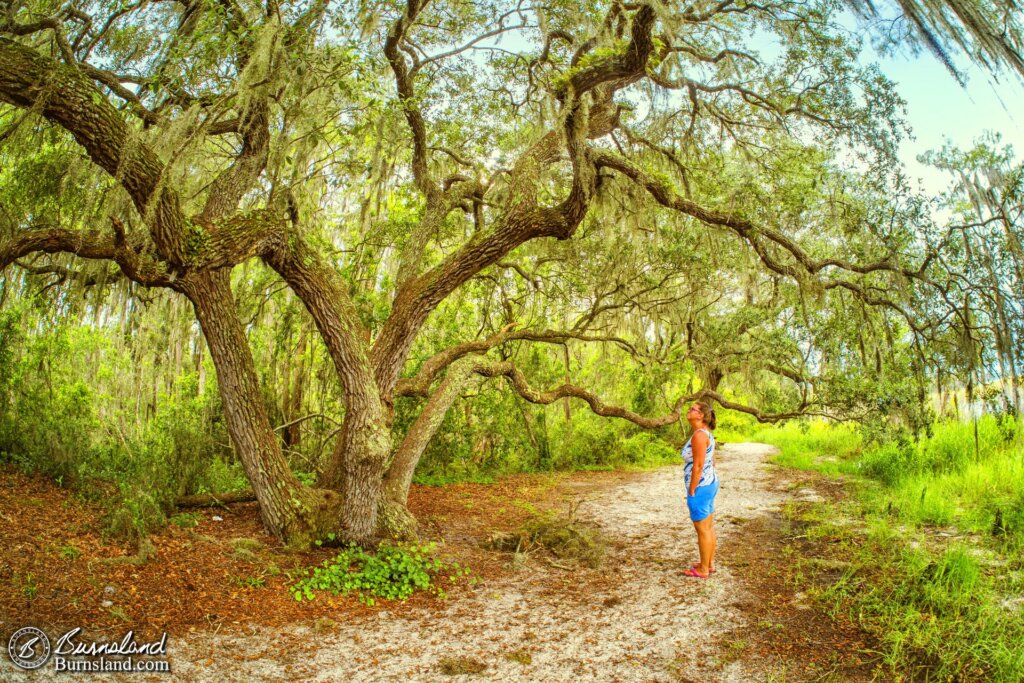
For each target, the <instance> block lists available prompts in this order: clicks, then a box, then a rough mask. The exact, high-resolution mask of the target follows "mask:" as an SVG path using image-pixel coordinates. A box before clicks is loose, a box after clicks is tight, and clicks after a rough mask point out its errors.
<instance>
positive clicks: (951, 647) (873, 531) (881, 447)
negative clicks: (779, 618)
mask: <svg viewBox="0 0 1024 683" xmlns="http://www.w3.org/2000/svg"><path fill="white" fill-rule="evenodd" d="M829 430H830V428H829V427H828V426H827V425H822V424H811V425H810V426H805V427H798V426H792V425H790V426H787V427H784V428H780V429H774V430H766V431H767V433H766V432H765V431H762V432H761V433H759V434H757V435H756V437H755V438H756V439H757V440H761V441H767V442H769V443H773V444H775V445H777V446H779V447H780V448H781V449H782V453H781V455H780V456H779V457H778V458H777V462H779V463H780V464H783V465H786V466H790V467H797V468H800V469H810V470H815V471H819V472H822V473H824V474H826V475H828V474H834V473H841V474H848V475H852V476H851V477H850V479H849V481H851V482H852V483H855V484H857V486H856V487H855V489H856V491H857V495H856V496H854V497H851V498H850V499H848V500H846V501H845V502H844V503H843V505H842V506H835V505H828V506H819V507H818V508H803V507H801V506H799V505H791V506H789V507H788V508H787V510H786V511H785V514H786V516H787V519H789V520H791V523H792V524H794V525H797V526H798V527H799V528H798V529H796V533H797V534H798V536H797V537H798V538H802V539H805V540H806V541H807V542H808V543H810V544H811V545H812V547H814V548H815V549H816V552H819V553H822V554H824V555H828V559H822V560H820V561H818V560H815V561H806V562H801V563H800V566H801V573H802V572H803V571H806V572H807V574H808V576H807V578H808V579H809V580H810V586H811V587H810V588H809V589H808V592H809V593H811V594H812V595H814V597H815V598H816V599H817V600H818V601H819V603H820V604H822V605H824V606H825V607H826V608H827V609H828V610H829V611H830V612H831V613H832V614H833V615H838V614H840V613H843V614H846V615H848V616H849V617H851V618H853V619H855V620H856V621H857V623H859V624H860V625H861V626H862V627H863V628H864V629H865V630H866V631H868V632H870V633H871V634H873V635H874V636H875V637H876V638H877V640H878V642H879V643H881V648H880V650H881V651H880V655H881V657H882V663H883V665H884V666H885V667H887V668H888V670H889V672H890V673H891V674H892V675H893V676H894V677H901V678H908V679H912V680H924V681H932V680H934V681H940V680H942V681H945V680H986V681H1007V682H1009V681H1019V680H1024V648H1021V647H1020V643H1021V642H1024V615H1022V612H1021V609H1020V596H1021V594H1022V593H1024V575H1022V572H1021V569H1022V568H1024V561H1021V559H1020V556H1021V555H1020V550H1021V547H1022V542H1021V540H1022V538H1024V449H1022V445H1024V444H1022V440H1021V436H1020V434H1021V431H1022V430H1021V429H1020V428H1019V424H1017V423H1014V424H1013V425H1008V424H1007V423H1006V422H1005V420H999V419H997V418H995V417H991V416H986V417H984V418H982V419H981V420H979V421H978V423H977V440H976V439H975V425H974V424H973V423H963V424H961V423H946V424H940V425H936V426H935V428H934V430H933V433H932V435H931V436H929V437H927V438H922V439H921V440H919V441H917V442H913V441H910V440H909V439H906V438H904V439H902V440H901V439H898V438H894V439H892V440H891V441H889V442H886V443H882V444H877V443H876V444H870V445H867V446H865V445H863V444H862V443H860V442H859V441H858V438H857V437H856V435H855V434H854V433H852V432H851V430H849V429H848V428H843V427H839V428H835V431H836V433H835V434H833V435H830V434H829ZM823 464H824V466H823ZM826 509H827V514H826ZM844 518H845V519H846V520H849V522H850V523H845V524H844V523H843V520H844ZM854 522H856V523H854ZM802 582H803V581H802Z"/></svg>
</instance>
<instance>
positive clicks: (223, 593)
mask: <svg viewBox="0 0 1024 683" xmlns="http://www.w3.org/2000/svg"><path fill="white" fill-rule="evenodd" d="M631 476H635V475H632V474H630V473H617V472H598V473H578V474H574V475H564V474H557V475H544V474H533V475H516V476H510V477H505V478H502V479H501V480H499V481H498V482H497V483H494V484H454V485H449V486H445V487H430V486H413V489H412V491H411V493H410V496H409V507H410V510H411V511H412V512H413V514H414V515H416V517H417V519H418V520H419V521H420V532H421V538H422V540H423V541H435V542H437V543H438V550H439V555H440V556H441V557H442V558H443V559H446V560H449V561H456V562H458V563H460V564H462V565H464V566H467V567H469V568H470V569H471V572H472V573H471V576H473V577H476V578H477V579H478V580H480V581H484V582H486V581H487V580H489V579H495V578H499V577H501V576H504V575H507V574H508V573H509V572H510V571H511V570H510V568H509V566H508V564H509V555H508V554H505V553H498V552H495V551H491V550H487V549H485V548H483V547H482V543H483V542H484V541H485V540H486V539H487V538H488V536H489V535H490V534H491V533H493V532H495V531H511V530H513V529H515V528H517V527H518V526H519V525H520V524H521V523H522V522H523V521H524V520H525V519H526V518H527V517H528V516H529V515H530V514H531V511H532V510H534V509H539V508H556V509H564V507H565V505H564V503H563V500H564V499H566V498H571V497H574V496H578V495H581V494H582V493H584V492H585V491H587V490H595V489H601V488H605V487H608V486H613V485H615V484H616V483H620V482H622V481H625V480H626V479H628V478H629V477H631ZM215 516H217V517H220V518H221V521H216V520H214V517H215ZM101 517H102V508H101V507H100V506H98V505H96V504H93V503H88V502H84V501H82V500H81V499H79V498H78V497H76V496H74V495H73V494H72V493H71V492H69V491H68V490H66V489H63V488H60V487H58V486H57V485H56V484H55V483H54V482H53V481H51V480H49V479H47V478H45V477H43V476H30V475H25V474H23V473H22V472H21V471H19V470H18V469H16V468H14V467H12V466H9V465H0V605H2V608H0V636H3V637H6V636H7V635H9V634H10V633H11V632H13V631H14V630H15V629H17V628H20V627H22V626H26V625H35V626H40V627H43V628H45V629H47V630H49V631H51V632H59V631H62V630H66V629H69V628H73V627H75V626H81V627H83V629H84V630H85V631H86V632H87V633H88V634H90V635H93V636H95V637H99V636H102V635H103V634H104V633H109V634H112V635H117V636H120V634H122V633H124V632H125V631H127V630H128V629H134V630H135V631H136V633H137V634H139V636H140V638H141V637H146V636H153V637H158V636H159V635H160V633H161V632H164V631H166V632H169V633H183V632H186V631H194V630H211V631H212V630H216V631H218V632H228V631H240V630H242V629H245V628H248V627H251V626H270V627H274V626H281V625H284V624H288V623H294V622H300V621H304V622H309V623H314V622H316V620H317V619H324V618H326V619H333V620H335V621H356V620H360V619H363V618H366V617H368V616H372V615H373V614H375V613H376V612H378V611H380V610H381V609H391V610H393V609H401V610H419V609H428V610H429V609H439V608H440V607H441V603H440V599H439V598H437V597H435V596H433V595H431V594H428V593H422V592H418V593H416V594H414V595H413V596H412V597H410V598H409V599H408V600H407V601H405V602H404V603H387V602H386V601H381V602H379V603H378V604H377V605H376V606H373V607H367V606H365V605H363V604H362V603H360V602H359V601H358V599H357V598H356V597H355V596H341V597H330V596H319V597H317V599H316V600H314V601H312V602H310V601H303V602H301V603H300V602H297V601H296V600H295V599H294V598H293V597H292V595H291V593H290V592H289V591H288V587H289V586H290V585H291V584H292V583H293V582H294V579H295V577H296V576H298V575H299V572H300V571H301V569H302V568H304V567H313V566H316V565H319V564H320V563H321V562H322V561H324V560H325V559H328V558H330V557H333V555H334V553H335V551H333V550H331V549H329V548H323V549H319V550H316V551H313V552H309V553H294V552H288V551H286V550H285V549H284V548H283V547H282V546H281V544H280V543H278V542H277V541H276V539H274V538H273V537H272V536H270V535H268V534H267V533H266V532H265V531H264V530H263V528H262V525H261V523H260V521H259V516H258V512H257V509H256V504H255V503H239V504H234V505H231V506H230V507H228V508H224V507H220V508H208V509H205V510H202V511H200V512H199V513H198V515H197V517H198V524H197V525H196V526H194V527H190V528H182V527H179V526H177V525H175V524H173V523H172V524H168V525H167V527H166V528H165V529H163V530H161V531H159V532H157V533H154V534H152V535H151V536H150V537H149V540H150V541H151V542H152V544H153V548H154V549H155V555H154V556H153V557H152V559H150V560H149V561H146V562H142V563H137V564H134V563H130V562H127V561H126V560H129V559H131V558H133V556H135V555H136V554H137V552H138V548H137V547H136V546H135V544H133V543H124V542H121V541H118V540H116V539H107V538H104V536H103V534H102V532H101V530H102V523H101ZM240 539H242V540H240ZM253 541H255V542H256V543H253ZM466 586H467V582H466V581H465V580H463V581H462V582H461V583H460V584H456V585H455V586H453V587H450V588H448V587H446V590H447V592H448V595H449V599H456V598H457V597H458V595H459V593H460V591H462V590H466V589H467V588H466Z"/></svg>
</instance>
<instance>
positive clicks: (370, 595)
mask: <svg viewBox="0 0 1024 683" xmlns="http://www.w3.org/2000/svg"><path fill="white" fill-rule="evenodd" d="M332 536H333V534H329V535H328V540H334V539H333V538H332ZM318 545H319V543H318ZM434 549H435V546H434V544H432V543H431V544H427V545H422V546H419V545H387V544H382V545H381V546H380V547H379V548H377V553H376V554H370V553H368V552H366V551H365V550H363V549H362V548H360V547H359V546H357V545H349V546H348V547H346V548H344V549H343V550H342V551H341V552H340V553H338V554H337V555H336V556H335V557H334V559H332V560H324V562H323V564H322V565H321V566H319V567H317V568H315V569H313V571H312V574H311V575H309V576H308V577H306V578H304V579H300V580H299V581H297V582H296V583H295V585H294V586H292V589H291V591H292V595H293V596H294V597H295V599H296V600H297V601H299V602H301V601H302V600H314V599H315V598H316V593H317V592H319V591H326V592H328V593H332V594H334V595H348V594H349V593H356V594H357V595H358V598H359V601H360V602H362V603H363V604H365V605H368V606H372V605H375V604H376V602H377V598H382V599H384V600H405V599H406V598H408V597H409V596H410V595H412V594H413V593H414V592H416V591H417V590H426V591H429V592H431V593H433V594H435V595H437V596H438V597H441V598H443V597H445V592H444V590H443V589H442V588H441V587H440V585H438V581H439V580H440V579H441V578H447V579H448V581H449V582H450V583H455V582H456V581H457V580H458V579H459V578H460V577H463V576H466V575H468V574H469V569H468V568H466V567H462V566H460V565H459V564H458V563H457V562H451V563H446V562H442V561H441V560H439V559H437V558H436V557H433V555H432V553H433V552H434Z"/></svg>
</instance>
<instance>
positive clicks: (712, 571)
mask: <svg viewBox="0 0 1024 683" xmlns="http://www.w3.org/2000/svg"><path fill="white" fill-rule="evenodd" d="M699 566H700V562H698V563H697V564H695V565H693V566H692V567H690V569H693V570H696V569H697V567H699ZM717 571H718V570H717V569H715V568H714V567H712V568H711V571H709V572H708V574H709V575H710V574H714V573H715V572H717ZM697 573H698V574H699V573H700V572H697Z"/></svg>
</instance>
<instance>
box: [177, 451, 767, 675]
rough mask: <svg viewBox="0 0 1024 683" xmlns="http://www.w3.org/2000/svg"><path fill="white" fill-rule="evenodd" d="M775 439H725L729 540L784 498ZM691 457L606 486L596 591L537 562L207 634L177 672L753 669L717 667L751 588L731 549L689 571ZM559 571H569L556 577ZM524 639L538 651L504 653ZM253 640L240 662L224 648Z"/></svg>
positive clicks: (590, 511) (723, 528)
mask: <svg viewBox="0 0 1024 683" xmlns="http://www.w3.org/2000/svg"><path fill="white" fill-rule="evenodd" d="M771 452H772V449H771V447H768V446H764V445H761V444H730V445H727V446H725V447H723V448H722V449H721V453H720V455H719V459H718V471H719V475H720V477H721V480H722V488H721V492H720V493H719V497H718V501H717V511H716V520H717V528H718V533H719V538H720V542H722V541H725V540H727V539H728V537H729V536H730V535H731V534H733V533H735V531H734V530H735V529H737V527H738V526H739V524H740V523H741V522H742V521H743V520H746V519H750V518H752V517H754V516H756V515H760V514H770V513H772V511H774V510H775V509H776V508H777V506H778V504H779V502H780V499H779V497H778V494H777V493H772V492H770V491H769V490H768V487H767V472H766V465H765V460H766V458H767V456H768V455H769V454H770V453H771ZM681 491H682V468H681V467H666V468H662V469H660V470H657V471H654V472H649V473H645V474H643V475H641V476H640V477H638V478H637V479H635V480H633V481H631V482H629V483H627V484H625V485H622V486H617V487H615V488H612V489H609V490H606V491H604V492H602V493H601V494H599V495H596V496H594V497H593V498H591V499H589V500H585V502H584V503H583V504H582V505H581V506H580V508H579V516H580V517H581V518H584V519H588V520H591V521H594V522H597V523H599V524H600V526H601V527H603V528H604V529H605V530H606V531H607V532H609V533H610V534H615V535H617V536H618V538H619V540H620V542H619V543H618V544H617V549H616V550H614V551H613V552H612V553H611V555H610V556H609V557H608V558H607V559H606V563H605V564H606V566H607V567H614V572H615V576H614V579H615V580H614V581H612V582H606V583H604V584H601V585H602V586H609V584H610V586H609V587H608V588H605V589H603V590H597V591H596V592H595V593H594V594H590V595H586V596H584V597H583V598H582V599H581V597H580V595H578V594H576V595H571V596H565V597H562V596H559V595H558V594H557V593H552V591H550V590H545V589H547V588H550V585H551V583H552V579H553V578H554V576H555V575H557V574H563V573H564V572H563V570H561V569H558V568H554V567H550V566H548V565H546V564H544V563H542V562H539V561H532V562H531V563H530V564H529V565H528V566H527V568H526V569H524V570H523V571H521V572H519V573H517V574H515V575H514V576H512V577H511V578H510V579H508V580H505V581H503V582H501V583H497V584H495V583H491V584H490V585H485V586H481V587H479V588H478V589H477V590H476V593H475V594H474V595H471V596H468V597H460V598H459V599H457V600H453V602H452V604H451V605H450V606H449V607H448V608H447V609H446V610H444V611H442V612H434V613H431V614H414V615H412V616H409V615H402V616H398V615H394V614H390V613H387V612H381V613H380V614H379V615H378V617H377V618H375V619H371V620H369V621H368V622H366V623H361V624H341V625H339V626H338V627H337V628H335V629H333V630H331V632H330V633H327V634H323V633H316V632H314V631H313V630H312V629H310V628H306V627H297V628H292V629H288V630H286V631H285V632H284V633H265V634H264V633H257V634H256V635H254V636H247V637H244V638H238V637H212V638H211V637H209V636H203V637H198V638H193V639H191V640H186V641H185V642H181V644H180V645H179V646H178V647H172V648H171V664H172V667H173V670H174V672H175V674H176V676H175V677H176V678H180V679H182V680H190V681H192V680H194V681H211V682H212V681H256V680H290V681H295V680H309V681H344V680H350V681H406V680H414V681H435V680H436V681H441V680H470V679H472V680H499V681H573V682H576V681H686V680H687V679H690V678H693V679H700V680H718V681H752V680H758V679H759V678H761V676H760V675H759V673H758V671H757V669H758V667H757V665H756V662H744V661H743V660H742V659H739V660H736V661H732V662H731V663H729V664H727V665H724V666H720V665H716V664H715V662H716V657H717V653H716V652H714V649H713V645H712V644H713V641H714V639H715V638H716V636H720V635H722V634H724V633H726V632H728V631H729V630H731V629H733V628H735V627H737V626H739V625H740V624H742V623H744V622H745V620H747V619H748V618H750V617H748V616H746V615H744V614H743V613H742V612H741V611H740V609H738V607H737V606H736V605H739V604H742V603H743V602H744V601H745V591H744V590H743V589H742V587H741V586H740V585H739V582H738V581H737V580H736V579H735V578H734V577H733V576H732V575H731V573H730V570H729V558H728V556H722V557H721V562H720V565H719V571H718V573H717V574H715V576H714V577H712V579H710V580H708V581H703V580H700V579H692V578H687V577H685V576H683V575H682V572H683V571H684V570H685V569H686V568H687V567H689V566H690V564H691V562H692V561H693V560H694V559H695V558H696V543H695V540H694V539H695V536H694V532H693V527H692V525H691V524H690V522H689V520H688V518H687V517H686V513H685V510H684V503H683V500H682V497H681ZM559 578H561V577H559ZM516 651H527V652H529V654H530V659H531V661H530V663H529V664H522V663H520V662H517V661H512V660H510V659H509V658H508V654H509V653H512V652H516ZM225 652H231V653H243V652H244V653H245V654H246V655H247V656H248V657H250V658H251V660H250V661H249V662H246V663H241V664H240V663H239V662H237V661H233V658H227V657H224V656H223V655H222V653H225ZM452 657H468V658H471V659H473V660H475V661H479V662H482V663H484V664H486V665H487V668H486V669H485V670H484V671H483V672H481V673H478V674H475V675H472V676H469V675H461V676H455V677H451V676H446V675H443V674H442V673H441V672H440V671H439V670H438V663H439V662H440V661H441V660H442V659H444V658H452Z"/></svg>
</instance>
